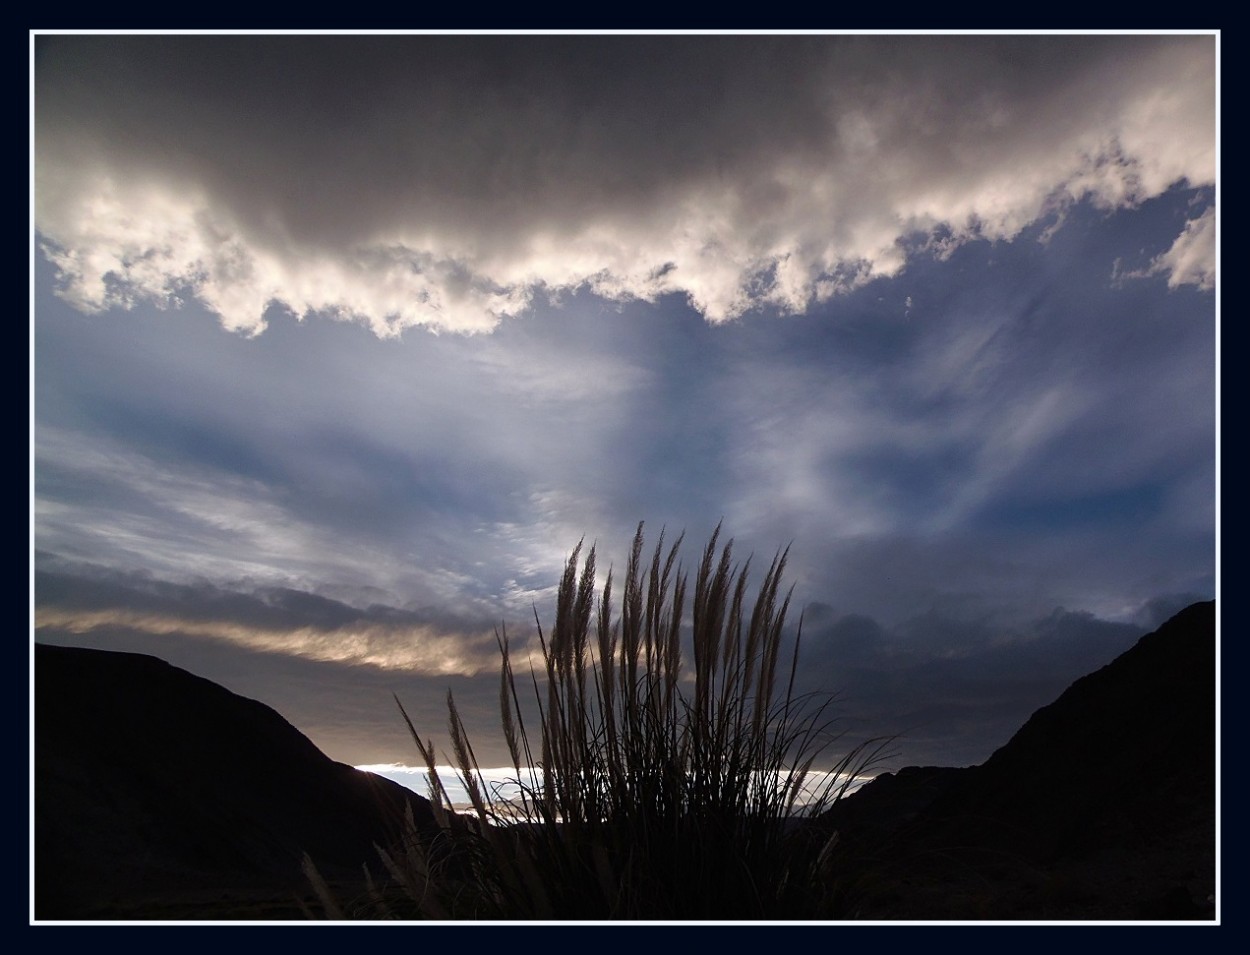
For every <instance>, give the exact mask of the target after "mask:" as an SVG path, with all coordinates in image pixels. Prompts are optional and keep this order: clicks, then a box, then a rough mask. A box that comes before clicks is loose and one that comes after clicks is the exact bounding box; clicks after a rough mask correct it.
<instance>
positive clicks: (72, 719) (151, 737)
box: [35, 644, 431, 919]
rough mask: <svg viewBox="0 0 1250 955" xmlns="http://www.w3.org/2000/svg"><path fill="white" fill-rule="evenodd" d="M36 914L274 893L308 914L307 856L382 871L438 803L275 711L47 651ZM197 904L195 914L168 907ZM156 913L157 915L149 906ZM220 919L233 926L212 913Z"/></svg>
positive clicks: (39, 683)
mask: <svg viewBox="0 0 1250 955" xmlns="http://www.w3.org/2000/svg"><path fill="white" fill-rule="evenodd" d="M35 785H36V794H35V835H36V842H35V873H36V896H35V900H36V917H37V918H40V919H82V918H94V917H128V916H132V917H136V918H148V917H156V916H160V917H169V918H192V917H198V916H197V915H196V914H195V913H196V910H197V905H199V904H202V905H203V906H205V907H206V908H207V909H208V910H209V911H214V912H217V911H220V910H226V911H228V910H229V909H230V907H231V899H235V900H237V901H238V902H239V909H240V912H239V913H238V916H239V917H247V916H246V914H245V913H247V912H248V911H249V905H250V903H248V902H246V901H245V899H246V896H247V894H248V893H252V894H254V895H258V896H260V897H263V896H264V895H265V893H266V892H268V893H271V894H272V895H273V897H274V898H273V906H272V909H271V910H264V909H262V910H260V911H257V912H255V913H254V915H255V916H257V917H298V915H299V909H298V906H296V905H295V904H294V896H293V894H292V893H299V894H301V895H302V894H304V893H306V891H307V888H308V886H307V881H306V880H305V878H304V876H303V874H302V872H301V869H300V859H301V857H302V854H303V852H308V853H309V854H310V855H311V856H312V857H313V858H314V859H315V860H316V861H317V864H318V865H319V867H321V869H322V870H323V872H324V873H325V874H326V875H327V877H334V876H335V875H337V874H349V875H350V876H352V877H358V876H359V875H360V872H361V869H360V866H361V864H362V863H365V862H368V863H370V864H371V866H372V868H373V869H374V870H375V871H376V870H377V869H378V868H379V866H378V862H377V854H376V852H375V851H374V849H373V843H374V842H378V843H382V844H386V843H387V842H389V841H390V840H391V839H392V838H393V836H394V835H395V833H396V831H397V830H396V825H397V820H399V819H400V818H402V812H403V806H404V805H405V803H407V804H411V805H412V807H413V810H414V815H415V817H416V818H417V819H418V820H420V821H422V822H428V821H429V820H430V819H431V816H430V811H429V806H428V803H426V801H425V800H423V799H422V798H421V797H420V796H417V795H416V794H415V793H411V792H410V791H409V790H407V789H405V788H404V787H402V786H399V785H398V784H396V783H393V782H391V781H390V780H387V779H383V778H382V777H379V776H375V775H373V774H370V773H363V772H360V771H359V770H356V769H354V768H353V767H351V766H347V765H345V764H342V763H337V762H334V761H333V760H331V759H329V758H328V757H327V756H325V755H324V754H323V753H322V752H321V751H320V750H318V749H317V747H316V746H315V745H313V743H312V742H311V741H310V740H309V739H308V738H307V737H306V736H304V735H303V734H302V733H300V732H299V730H297V729H296V728H295V727H293V726H291V724H289V723H288V722H287V721H286V720H284V719H283V718H282V717H281V716H280V715H279V714H278V713H277V712H276V711H274V710H273V709H271V708H270V707H268V706H266V705H265V704H263V703H259V702H257V701H255V700H250V699H247V698H245V697H242V696H238V695H236V694H234V693H231V692H230V691H229V690H226V689H225V688H223V687H221V686H219V685H217V684H215V683H213V682H211V681H209V680H205V679H203V678H201V677H198V676H194V675H193V674H191V673H188V672H186V671H185V670H180V669H178V668H176V667H173V666H171V665H169V664H168V663H165V662H164V661H162V660H159V659H157V658H156V657H151V656H146V655H143V654H135V653H116V652H110V651H103V650H90V649H80V648H73V647H57V646H48V645H43V644H37V645H36V646H35ZM173 897H182V898H184V899H185V900H186V901H185V903H184V904H183V905H182V907H181V908H178V907H167V908H164V909H162V908H161V907H160V906H158V905H156V904H155V903H156V901H157V900H158V899H170V898H173ZM149 903H151V904H149ZM208 917H229V916H228V915H226V916H223V915H218V914H213V915H210V916H208Z"/></svg>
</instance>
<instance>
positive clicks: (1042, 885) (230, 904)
mask: <svg viewBox="0 0 1250 955" xmlns="http://www.w3.org/2000/svg"><path fill="white" fill-rule="evenodd" d="M35 653H36V657H35V692H36V705H35V784H36V793H35V828H36V843H35V866H36V917H37V918H38V919H41V920H43V919H91V918H136V919H150V918H172V919H201V918H203V919H222V918H233V919H243V918H269V919H274V918H298V917H300V910H299V908H298V905H297V904H296V903H295V898H294V897H295V896H296V895H299V896H302V897H307V896H308V895H309V893H308V889H307V884H306V882H305V880H304V877H303V875H302V873H301V871H300V866H299V860H300V856H301V853H302V852H303V851H307V852H309V853H310V854H311V855H312V856H313V857H314V858H315V859H316V860H317V862H318V865H319V866H320V868H321V870H322V871H323V873H324V874H326V876H327V877H328V878H329V879H331V880H332V881H333V880H335V879H339V880H342V881H341V885H343V886H349V885H350V884H351V881H352V880H355V879H357V878H358V875H359V872H360V865H361V863H364V862H367V863H369V864H370V865H371V867H372V868H373V869H374V871H376V870H377V865H376V861H375V854H374V851H373V848H372V845H373V843H374V842H383V843H385V842H387V841H389V840H390V838H391V837H392V835H393V834H394V824H395V820H396V819H397V817H398V815H399V813H400V810H401V807H402V806H403V805H404V804H405V802H407V803H409V804H411V805H412V806H413V807H414V812H416V813H417V815H418V817H419V821H420V822H421V823H422V824H423V825H424V824H429V823H430V822H431V817H430V813H429V806H428V804H427V803H426V802H425V801H424V800H422V799H421V798H420V797H418V796H416V795H415V794H413V793H410V792H409V791H408V790H406V789H404V788H402V787H400V786H398V785H396V784H394V783H391V782H389V781H388V780H384V779H382V778H380V777H376V776H372V775H370V774H367V773H361V772H359V771H357V770H355V769H352V768H351V767H349V766H345V765H343V764H341V763H335V762H333V761H331V760H330V759H328V758H327V757H326V756H324V755H323V754H322V753H321V752H320V751H318V750H317V748H316V747H315V746H314V745H313V744H312V743H311V742H310V741H309V740H308V739H307V738H306V737H304V736H303V735H302V734H300V733H299V732H298V731H297V730H296V729H295V728H294V727H292V726H291V725H290V724H288V723H287V722H286V721H285V720H283V719H282V718H281V717H280V716H279V715H278V714H277V713H276V712H274V711H273V710H272V709H270V708H269V707H267V706H265V705H263V704H261V703H257V702H255V701H253V700H248V699H244V698H243V697H240V696H237V695H235V694H233V693H230V692H229V691H227V690H225V689H224V688H222V687H220V686H217V685H216V684H214V683H211V682H209V681H207V680H204V679H201V678H199V677H195V676H193V675H191V674H189V673H186V672H185V671H182V670H179V669H176V668H174V667H172V666H169V665H168V664H166V663H163V662H162V661H160V660H158V659H156V658H154V657H148V656H141V655H137V654H129V653H110V652H105V651H98V650H84V649H73V648H61V647H51V646H44V645H38V646H36V649H35ZM1215 685H1216V672H1215V606H1214V603H1212V602H1207V603H1200V604H1195V605H1193V606H1191V607H1189V608H1188V609H1186V610H1184V611H1182V612H1181V613H1180V614H1178V615H1177V616H1175V617H1173V618H1172V619H1171V620H1169V621H1168V622H1167V623H1165V624H1164V625H1163V626H1162V627H1160V628H1159V629H1158V630H1157V631H1155V632H1154V633H1151V634H1148V635H1146V636H1144V637H1142V638H1141V640H1140V641H1139V642H1138V643H1137V644H1136V645H1135V646H1134V647H1133V648H1132V649H1130V650H1129V651H1127V652H1126V653H1124V654H1122V655H1121V656H1120V657H1118V658H1117V659H1116V660H1115V661H1113V662H1112V663H1111V664H1109V665H1108V666H1106V667H1103V668H1102V669H1100V670H1098V671H1097V672H1095V673H1091V674H1090V675H1088V676H1086V677H1083V678H1082V679H1080V680H1077V681H1076V682H1075V683H1074V684H1073V685H1072V686H1071V687H1069V688H1068V689H1067V690H1066V691H1065V692H1064V693H1063V694H1062V695H1061V696H1060V697H1059V698H1058V699H1057V700H1055V702H1054V703H1052V704H1050V705H1049V706H1046V707H1043V708H1042V709H1040V710H1038V711H1037V712H1036V713H1034V714H1033V716H1032V717H1031V718H1030V719H1029V720H1028V722H1026V723H1025V725H1024V726H1023V727H1021V729H1020V730H1019V731H1018V732H1017V733H1016V734H1015V736H1014V737H1012V739H1011V740H1010V741H1009V742H1008V743H1007V744H1006V745H1005V746H1003V747H1002V748H1001V749H999V750H998V751H997V752H995V753H994V754H993V756H991V757H990V759H989V760H987V761H986V762H985V763H984V764H982V765H980V766H974V767H968V768H947V767H908V768H906V769H903V770H900V771H899V772H897V773H890V774H884V775H882V776H880V777H878V778H877V779H876V780H874V781H873V782H871V783H869V784H868V785H866V786H864V787H863V788H862V789H860V790H859V791H858V792H856V793H854V794H853V795H851V796H849V797H847V798H846V799H845V800H843V801H842V802H841V803H840V804H839V805H837V806H835V807H834V809H833V810H831V812H830V813H828V814H827V815H826V816H824V817H822V819H821V820H820V825H822V826H828V827H833V828H837V829H838V831H839V833H840V835H841V840H840V843H839V846H840V853H839V855H838V865H837V866H835V870H836V873H837V875H836V877H837V878H839V879H840V880H841V883H842V885H843V886H844V887H845V893H844V895H845V897H846V898H847V899H849V900H850V901H851V903H852V904H853V906H854V908H853V909H852V910H851V912H850V915H851V916H852V917H855V918H860V919H908V920H915V919H925V920H928V919H961V920H969V919H1028V920H1036V919H1065V920H1077V919H1081V920H1085V919H1096V920H1138V919H1151V920H1154V919H1166V920H1172V919H1190V918H1211V917H1213V915H1214V910H1213V906H1212V904H1211V899H1213V893H1214V891H1215V845H1216V832H1215V761H1216V752H1215V723H1216V713H1215ZM340 898H343V896H341V895H340Z"/></svg>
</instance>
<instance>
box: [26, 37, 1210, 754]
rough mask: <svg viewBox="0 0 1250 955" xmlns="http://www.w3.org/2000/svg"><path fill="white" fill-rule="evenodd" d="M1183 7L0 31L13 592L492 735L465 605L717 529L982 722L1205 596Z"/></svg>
mask: <svg viewBox="0 0 1250 955" xmlns="http://www.w3.org/2000/svg"><path fill="white" fill-rule="evenodd" d="M1218 43H1219V37H1218V35H1215V34H1211V33H1205V34H1187V35H1160V34H1141V35H1058V34H1037V35H902V34H897V35H883V36H868V35H835V34H801V35H558V36H550V35H547V36H535V35H496V36H487V35H420V34H385V35H327V34H313V35H309V34H302V35H219V34H218V35H131V36H127V35H67V34H59V35H49V34H43V35H38V36H32V48H31V59H32V70H31V76H32V83H31V85H32V122H31V127H32V137H33V145H32V155H31V158H32V177H31V187H32V192H31V195H32V201H31V208H32V244H31V332H32V334H31V341H32V348H31V364H32V385H31V397H32V425H33V427H32V441H31V463H32V469H33V475H34V480H33V491H32V501H31V540H32V545H31V546H32V561H31V566H32V571H31V576H32V630H33V636H34V639H36V640H39V641H44V642H49V643H62V644H71V645H81V646H93V647H103V648H110V649H117V650H126V651H137V652H144V653H151V654H154V655H156V656H159V657H161V658H163V659H165V660H168V661H169V662H171V663H173V664H175V665H177V666H180V667H183V668H185V669H188V670H191V671H192V672H194V673H197V674H199V675H201V676H204V677H207V678H209V679H212V680H214V681H216V682H218V683H221V684H222V685H224V686H226V687H228V688H229V689H232V690H234V691H235V692H238V693H241V694H243V695H245V696H249V697H252V698H255V699H258V700H261V701H262V702H265V703H267V704H269V705H270V706H272V707H274V708H275V709H276V710H277V711H278V712H279V713H281V714H282V715H283V716H284V717H285V718H286V719H288V720H289V721H290V722H291V723H292V724H294V725H295V726H296V727H297V728H299V729H300V730H301V731H303V732H304V733H305V734H307V735H308V736H309V737H310V738H311V739H312V740H313V742H314V743H316V744H317V745H318V746H319V747H320V748H321V749H322V750H323V751H324V752H325V753H326V754H327V755H329V756H331V757H332V758H334V759H336V760H340V761H343V762H348V763H352V764H355V765H364V764H370V765H374V764H391V763H396V764H416V763H418V762H419V756H418V754H417V753H416V751H415V747H414V746H413V744H412V742H411V740H410V739H409V737H408V732H407V729H406V727H405V726H404V724H403V721H402V718H401V717H400V715H399V713H398V710H397V708H396V707H395V703H394V699H393V696H392V694H394V695H397V696H398V697H399V698H400V699H401V700H402V702H403V704H404V706H405V708H406V709H407V710H408V712H409V714H410V715H411V716H412V717H413V720H414V723H415V724H417V726H418V729H419V730H420V731H421V732H422V735H428V736H431V737H433V738H434V740H435V741H436V743H437V744H438V745H439V747H440V748H446V749H450V743H449V740H448V738H447V734H446V708H445V703H446V694H447V691H448V690H449V689H450V690H451V691H452V692H453V693H454V694H455V699H456V701H457V705H458V707H459V709H460V711H461V715H462V716H463V717H464V719H465V721H466V723H467V724H468V729H469V733H470V738H471V740H472V742H473V745H474V748H475V750H476V751H477V754H478V756H479V759H480V762H481V763H482V765H484V766H491V765H503V764H504V763H505V762H506V759H505V758H504V752H505V751H504V748H503V744H502V736H501V733H500V729H499V716H498V712H497V702H496V701H497V693H498V663H499V657H498V650H497V647H496V638H495V634H496V630H497V629H499V628H504V629H506V632H507V635H508V638H509V641H510V643H511V645H512V647H513V652H514V655H516V654H520V655H522V656H523V655H524V654H525V653H526V652H527V651H530V650H533V649H534V647H535V646H536V626H535V620H536V618H537V619H538V620H540V621H543V626H544V627H547V626H549V623H550V620H551V617H552V614H553V611H554V593H555V587H556V585H557V583H558V581H559V579H560V575H561V572H562V570H563V568H564V564H565V561H566V560H567V559H568V557H569V555H570V553H571V552H572V551H573V549H574V547H576V546H577V544H578V543H579V541H582V540H583V539H584V540H585V542H586V543H585V545H584V546H585V547H587V548H588V547H590V546H591V545H592V544H593V545H594V546H595V547H596V556H597V560H598V567H599V570H600V577H601V578H602V577H603V576H604V574H605V573H606V570H607V568H608V567H609V566H613V567H614V568H615V570H616V573H617V575H618V580H619V575H620V574H621V573H622V572H623V569H624V565H625V561H626V559H627V558H628V553H629V547H630V543H631V541H632V539H633V536H634V532H635V529H636V528H637V526H638V523H639V522H640V521H642V522H645V524H644V533H645V535H646V540H647V545H648V550H650V548H651V547H653V546H654V544H655V542H656V541H657V540H658V539H659V536H660V534H661V532H662V531H663V532H664V534H665V540H666V541H672V540H674V539H675V538H676V537H677V535H678V534H681V533H683V532H684V534H685V543H684V546H683V549H682V552H681V553H682V557H683V566H684V568H686V569H687V570H689V569H691V568H692V567H693V566H695V565H696V564H697V562H698V560H699V558H700V555H701V551H702V548H703V546H704V545H705V544H706V542H707V540H708V539H709V537H710V535H711V534H712V532H713V531H714V529H715V528H716V527H717V525H718V524H720V525H721V526H722V531H721V534H722V541H723V540H725V539H729V538H732V539H733V541H734V545H733V553H734V555H735V557H737V558H738V559H739V560H742V561H744V560H746V558H747V557H748V556H751V557H752V558H753V559H752V562H751V565H750V568H751V575H750V578H749V579H750V581H751V584H752V590H753V589H754V587H755V586H757V585H758V583H759V581H760V580H761V579H762V576H763V573H764V570H765V569H766V568H767V565H768V562H769V561H770V560H771V559H772V557H773V555H774V554H775V553H776V552H777V551H778V550H779V549H784V548H786V547H789V552H788V561H787V565H786V575H785V580H786V583H787V585H793V587H794V591H793V600H792V605H791V612H790V615H789V617H788V620H789V621H790V628H789V630H788V634H789V635H790V636H791V637H793V634H794V633H795V632H796V631H797V625H798V623H799V620H800V616H801V618H802V629H801V641H800V649H799V653H800V656H799V659H800V669H799V684H800V687H801V688H802V689H803V690H813V691H816V692H819V693H828V694H832V695H835V696H836V697H837V700H838V704H837V705H838V707H839V709H838V712H839V714H840V716H841V722H840V724H839V726H840V727H841V728H842V729H843V730H844V731H845V733H846V735H845V737H844V738H843V740H842V741H841V743H840V744H839V745H842V744H845V745H850V744H851V743H853V742H855V741H858V740H861V739H864V738H867V737H870V736H892V737H896V739H895V741H894V743H893V747H892V752H893V754H894V755H893V757H892V760H891V762H890V764H889V765H888V766H887V767H885V768H899V767H901V766H904V765H912V764H930V765H932V764H937V765H970V764H974V763H979V762H982V761H984V760H985V759H986V758H987V757H988V756H989V755H990V754H991V753H992V752H993V751H994V750H995V749H996V748H998V747H999V746H1001V745H1003V744H1004V743H1006V742H1007V740H1008V739H1009V738H1010V736H1011V734H1012V733H1013V732H1014V731H1015V730H1016V729H1017V728H1018V727H1019V726H1020V725H1021V724H1022V723H1023V722H1024V720H1025V719H1026V718H1027V717H1028V716H1029V714H1030V713H1032V712H1033V711H1034V710H1035V709H1037V708H1038V707H1040V706H1042V705H1044V704H1046V703H1049V702H1051V701H1052V700H1053V699H1054V698H1055V697H1056V696H1058V694H1059V693H1060V692H1062V690H1063V689H1064V688H1065V687H1066V686H1067V685H1068V684H1070V683H1071V682H1072V681H1073V680H1074V679H1076V678H1077V677H1080V676H1082V675H1084V674H1085V673H1088V672H1090V671H1092V670H1095V669H1097V668H1099V667H1101V666H1103V665H1105V664H1106V663H1109V662H1110V661H1111V660H1112V659H1113V658H1114V657H1115V656H1117V655H1118V654H1119V653H1121V652H1123V651H1124V650H1126V649H1128V648H1129V647H1130V646H1131V645H1132V644H1133V643H1134V642H1135V641H1136V639H1137V638H1138V637H1140V636H1141V635H1142V634H1144V633H1146V632H1148V631H1149V630H1151V629H1153V628H1154V627H1156V626H1157V625H1158V624H1159V623H1161V622H1162V621H1163V620H1165V619H1166V618H1167V617H1168V616H1170V615H1171V614H1172V613H1174V612H1175V611H1177V610H1179V609H1181V608H1182V607H1184V606H1186V605H1188V604H1189V603H1192V602H1193V601H1195V600H1201V599H1210V598H1212V597H1215V596H1216V595H1217V589H1218V565H1217V527H1218V488H1217V455H1218V412H1219V409H1218V399H1217V386H1218V373H1219V353H1218V339H1219V292H1218V287H1217V282H1216V271H1217V256H1218V241H1217V238H1218V236H1217V231H1218V215H1217V202H1216V181H1217V172H1218V157H1219V152H1218V129H1217V96H1218V85H1217V79H1218V59H1217V56H1218ZM618 592H619V591H618ZM36 730H37V728H36ZM835 748H836V747H835Z"/></svg>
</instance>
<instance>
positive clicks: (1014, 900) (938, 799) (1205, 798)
mask: <svg viewBox="0 0 1250 955" xmlns="http://www.w3.org/2000/svg"><path fill="white" fill-rule="evenodd" d="M1215 686H1216V668H1215V604H1214V602H1210V601H1209V602H1205V603H1198V604H1194V605H1193V606H1191V607H1189V608H1187V609H1185V610H1183V611H1182V612H1181V613H1179V614H1177V615H1176V616H1175V617H1173V618H1172V619H1171V620H1169V621H1167V622H1166V623H1165V624H1164V625H1163V626H1161V627H1160V628H1159V629H1158V630H1156V631H1155V632H1153V633H1150V634H1147V635H1146V636H1144V637H1142V638H1141V640H1139V641H1138V642H1137V644H1136V645H1134V646H1133V647H1132V648H1131V649H1130V650H1128V651H1126V652H1125V653H1123V654H1121V655H1120V656H1119V657H1118V658H1116V659H1115V660H1114V661H1113V662H1112V663H1110V664H1108V665H1107V666H1105V667H1103V668H1102V669H1100V670H1098V671H1096V672H1094V673H1091V674H1089V675H1088V676H1085V677H1082V678H1081V679H1079V680H1077V681H1076V682H1075V683H1073V684H1072V686H1070V687H1069V688H1068V689H1067V690H1066V691H1065V692H1064V693H1063V694H1062V695H1061V696H1060V697H1059V698H1058V699H1057V700H1055V702H1054V703H1052V704H1050V705H1049V706H1045V707H1043V708H1042V709H1040V710H1038V711H1037V712H1036V713H1034V714H1033V716H1032V717H1030V718H1029V720H1028V721H1027V722H1026V723H1025V725H1024V726H1023V727H1021V729H1020V730H1019V731H1018V732H1017V733H1016V734H1015V736H1013V737H1012V739H1011V740H1010V741H1009V742H1008V743H1007V744H1006V745H1005V746H1003V747H1002V748H1001V749H999V750H998V751H996V752H995V753H994V754H993V755H992V756H991V757H990V758H989V759H988V760H987V761H986V762H985V763H984V764H982V765H980V766H975V767H970V768H967V769H947V768H938V767H925V768H919V767H909V768H907V769H904V770H902V771H900V772H899V773H897V774H889V775H886V776H882V777H879V778H878V779H876V780H874V781H873V782H872V783H870V784H868V785H867V786H864V787H863V788H862V789H861V790H860V791H859V792H857V793H855V794H853V795H852V796H850V797H848V798H847V799H846V800H845V801H844V802H843V804H842V805H840V806H838V807H835V809H834V810H833V812H832V813H831V814H830V815H829V816H828V817H826V819H825V823H826V824H828V825H833V826H836V827H837V828H839V830H840V831H841V832H842V833H843V834H844V835H845V837H846V841H847V843H848V847H849V849H848V851H849V852H852V853H856V854H858V856H859V857H860V859H861V860H866V861H863V863H862V864H863V865H864V870H865V872H868V873H870V875H865V877H864V879H863V885H862V886H861V888H862V890H863V895H864V901H863V903H862V906H863V914H864V915H865V916H866V917H884V918H965V919H967V918H1003V919H1041V918H1071V919H1111V920H1126V919H1127V920H1137V919H1168V920H1171V919H1182V918H1210V917H1212V916H1213V914H1214V912H1213V909H1212V907H1211V903H1210V899H1211V898H1212V895H1213V893H1214V887H1215V762H1216V752H1215V725H1216V712H1215Z"/></svg>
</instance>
